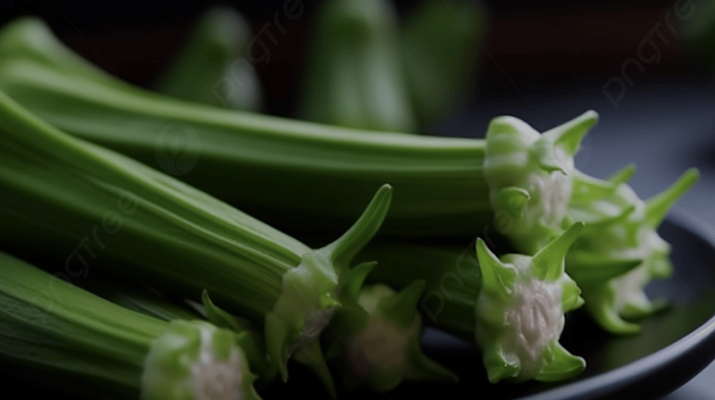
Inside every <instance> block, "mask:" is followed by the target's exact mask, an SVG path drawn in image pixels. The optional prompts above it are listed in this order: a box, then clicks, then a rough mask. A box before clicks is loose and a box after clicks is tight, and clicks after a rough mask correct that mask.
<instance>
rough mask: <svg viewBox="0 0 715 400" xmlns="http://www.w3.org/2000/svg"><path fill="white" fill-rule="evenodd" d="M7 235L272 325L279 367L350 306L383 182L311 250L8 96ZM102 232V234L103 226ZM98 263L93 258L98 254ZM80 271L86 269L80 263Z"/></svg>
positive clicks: (0, 137)
mask: <svg viewBox="0 0 715 400" xmlns="http://www.w3.org/2000/svg"><path fill="white" fill-rule="evenodd" d="M0 188H2V189H1V191H2V193H3V196H2V198H0V207H1V209H2V213H0V228H1V231H2V233H0V238H2V239H4V240H6V241H7V242H8V243H9V244H12V245H15V246H18V247H23V248H37V247H38V246H40V247H41V248H42V252H43V253H44V254H46V255H48V256H54V257H60V258H62V259H65V266H66V272H67V274H69V275H71V276H74V277H79V276H81V275H82V274H79V275H77V272H76V271H77V268H78V267H80V265H81V264H84V269H80V271H83V272H84V274H86V273H87V272H88V271H87V270H86V268H88V267H89V265H87V259H92V258H94V259H97V258H101V262H99V263H97V266H98V267H101V268H107V269H109V270H112V271H114V272H117V273H119V274H123V275H128V276H131V277H133V278H136V279H142V280H144V281H146V282H147V283H150V284H153V285H156V286H159V287H165V288H168V289H170V290H173V291H175V292H177V293H181V294H182V295H184V296H186V297H188V298H194V299H196V298H198V297H199V296H200V295H201V292H202V291H204V290H207V291H208V292H209V293H210V294H211V296H212V297H214V298H215V299H216V301H217V304H219V305H221V307H224V308H226V309H227V311H229V312H232V313H236V314H239V315H242V316H245V317H246V318H249V319H251V320H252V321H253V322H254V323H256V324H257V325H258V326H260V327H263V329H264V330H265V336H266V346H267V349H268V353H269V355H270V356H271V358H272V360H273V361H274V362H275V363H277V364H278V365H279V367H280V368H281V372H282V375H283V377H284V379H285V378H287V371H286V369H285V363H286V361H287V359H288V358H289V357H290V355H291V354H292V353H294V352H296V351H298V350H300V351H301V352H305V351H308V350H306V348H308V349H310V350H309V351H310V352H311V355H312V356H313V359H316V360H322V353H321V350H320V347H319V346H318V345H317V343H318V337H319V335H320V333H321V332H322V330H323V328H324V327H325V326H326V325H327V324H328V322H329V321H330V317H331V315H332V314H333V312H334V311H335V310H336V309H337V308H339V307H340V303H339V301H338V300H337V299H338V295H339V291H340V288H341V286H342V285H343V284H344V278H345V275H346V273H347V270H348V268H349V266H350V262H351V260H352V258H353V257H354V256H355V254H356V253H357V252H358V251H359V249H360V248H362V247H363V246H364V245H365V244H366V243H367V242H368V241H369V240H370V238H371V237H372V236H373V235H374V234H375V233H376V232H377V230H378V229H379V227H380V224H381V222H382V220H383V218H384V217H385V214H386V213H387V209H388V207H389V203H390V197H391V187H390V186H389V185H384V186H383V187H382V188H381V189H380V190H379V191H378V192H377V194H376V196H375V198H374V199H373V201H372V202H371V203H370V205H369V206H368V208H367V209H366V211H365V213H364V215H363V216H362V217H361V218H360V219H359V220H358V222H357V223H356V224H354V225H353V227H352V228H350V229H349V230H348V231H347V232H346V233H345V234H344V235H343V236H342V237H341V238H339V239H338V240H336V241H335V242H333V243H331V244H330V245H328V246H325V247H323V248H321V249H317V250H313V249H311V248H309V247H307V246H306V245H304V244H303V243H301V242H299V241H297V240H296V239H294V238H292V237H290V236H288V235H286V234H283V233H281V232H280V231H278V230H276V229H274V228H271V227H270V226H268V225H266V224H264V223H262V222H260V221H258V220H256V219H254V218H252V217H250V216H249V215H247V214H244V213H242V212H241V211H239V210H236V209H234V208H232V207H231V206H229V205H227V204H225V203H223V202H221V201H219V200H217V199H215V198H213V197H211V196H209V195H207V194H205V193H203V192H201V191H199V190H196V189H194V188H193V187H191V186H188V185H186V184H183V183H181V182H179V181H177V180H175V179H173V178H171V177H170V176H168V175H165V174H162V173H160V172H158V171H155V170H153V169H151V168H149V167H147V166H145V165H143V164H140V163H138V162H136V161H134V160H132V159H129V158H127V157H125V156H123V155H120V154H118V153H115V152H113V151H110V150H107V149H105V148H102V147H99V146H96V145H94V144H91V143H88V142H85V141H83V140H81V139H78V138H75V137H72V136H69V135H67V134H65V133H63V132H61V131H59V130H57V129H56V128H54V127H52V126H51V125H48V124H46V123H45V122H44V121H42V120H40V119H39V118H37V117H36V116H34V115H33V114H31V113H29V112H28V111H27V110H25V109H23V108H22V107H21V106H19V105H18V104H17V103H15V102H14V101H13V100H12V99H10V98H8V97H7V96H5V95H4V94H1V93H0ZM100 228H101V230H100ZM90 257H92V258H90ZM80 268H82V267H80Z"/></svg>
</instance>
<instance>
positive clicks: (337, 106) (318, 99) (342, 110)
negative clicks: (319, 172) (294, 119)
mask: <svg viewBox="0 0 715 400" xmlns="http://www.w3.org/2000/svg"><path fill="white" fill-rule="evenodd" d="M398 22H399V21H398V16H397V12H396V10H395V9H394V8H393V5H392V2H391V1H390V0H333V1H326V2H324V3H322V4H321V5H320V9H319V10H318V14H317V16H316V19H315V22H314V26H313V32H312V36H311V40H310V44H311V48H310V52H309V54H308V57H307V62H306V72H305V81H304V84H303V88H302V92H303V97H302V100H301V102H300V106H301V107H302V109H301V111H300V116H301V117H302V118H303V119H306V120H309V121H315V122H320V123H325V124H331V125H340V126H346V127H352V128H361V129H370V130H378V131H394V132H413V131H415V130H416V128H417V127H416V121H415V115H414V113H413V111H412V105H411V104H410V99H409V95H408V92H407V90H408V89H407V88H406V87H405V77H404V75H403V70H402V65H401V62H402V60H401V58H400V43H399V30H398Z"/></svg>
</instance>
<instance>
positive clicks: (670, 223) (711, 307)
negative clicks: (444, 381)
mask: <svg viewBox="0 0 715 400" xmlns="http://www.w3.org/2000/svg"><path fill="white" fill-rule="evenodd" d="M660 233H661V235H662V237H663V238H664V239H665V240H666V241H668V242H669V243H670V244H671V245H672V249H673V251H672V260H673V264H674V265H675V274H674V276H673V277H672V278H670V279H669V280H666V281H661V282H656V283H653V284H651V286H649V288H648V293H649V295H650V296H651V297H652V298H656V297H666V298H668V299H669V301H670V304H671V307H670V308H669V309H668V310H667V311H665V312H662V313H661V314H659V315H657V316H654V317H651V318H649V319H647V320H645V321H643V322H642V327H643V331H642V333H640V334H639V335H635V336H627V337H623V336H614V335H610V334H608V333H605V332H604V331H602V330H601V329H599V328H598V327H597V326H595V325H594V324H593V323H592V322H591V321H590V320H589V319H588V317H587V316H586V315H585V314H584V313H583V312H580V311H577V312H574V313H572V315H569V316H568V318H567V321H566V328H565V331H564V333H563V336H562V343H563V344H564V346H565V347H566V348H567V349H569V350H570V351H571V352H572V353H574V354H577V355H580V356H583V357H584V358H585V359H586V361H587V364H588V367H587V369H586V371H585V373H583V374H582V375H581V376H579V377H578V378H576V379H573V380H571V381H568V382H560V383H559V384H540V383H526V384H520V385H512V384H506V383H504V384H497V385H491V384H489V382H488V381H487V380H486V378H485V372H484V369H483V368H482V367H481V358H480V355H479V353H478V352H477V350H476V349H475V347H474V346H473V345H470V344H469V343H466V342H463V341H460V340H458V339H454V338H452V337H450V336H447V335H444V334H441V333H440V332H437V331H434V330H429V331H428V332H427V333H426V334H425V338H424V342H425V351H426V352H427V353H428V354H429V355H430V356H432V357H433V358H435V359H436V360H437V361H439V362H441V363H442V364H444V365H445V366H447V367H449V368H450V369H452V370H453V371H455V372H456V373H457V374H459V376H460V380H461V382H460V383H459V384H458V385H453V386H445V385H436V384H428V383H410V384H405V385H402V386H401V387H400V388H398V389H396V390H394V391H392V392H389V393H385V394H382V395H377V396H376V395H375V394H373V393H370V392H367V391H362V390H358V391H352V392H347V393H343V392H341V393H339V394H338V397H339V398H340V399H358V398H360V399H362V398H384V399H400V398H404V399H415V398H429V399H439V398H445V399H446V398H449V399H460V398H463V399H475V398H479V399H520V400H546V399H549V400H566V399H579V400H588V399H621V398H623V399H625V398H629V399H632V398H638V399H655V398H658V397H661V396H664V395H666V394H668V393H670V392H671V391H673V390H675V389H676V388H678V387H679V386H681V385H682V384H684V383H685V382H687V381H688V380H690V379H691V378H692V377H694V376H695V375H696V374H697V373H698V372H700V371H701V370H703V369H704V368H705V367H706V366H707V365H708V364H710V362H711V361H712V360H713V359H715V318H714V317H713V315H715V235H714V234H713V233H711V232H710V231H709V230H708V229H707V228H704V227H701V226H700V225H699V224H698V222H696V221H692V220H689V219H688V218H686V217H685V216H684V215H683V214H682V213H678V212H676V213H674V215H671V216H670V217H669V218H668V219H667V220H666V221H665V223H664V224H663V226H662V227H661V229H660ZM291 371H292V373H291V379H290V380H289V382H288V384H286V385H272V386H271V387H270V388H267V389H265V390H261V393H262V395H263V397H264V399H266V400H270V399H281V398H287V397H288V396H296V395H300V394H301V393H303V394H311V398H316V399H317V398H322V397H325V398H327V397H326V396H324V395H323V391H322V389H321V387H320V384H319V382H317V380H316V379H315V378H314V377H313V376H312V375H311V374H310V373H308V372H307V371H304V370H301V368H300V366H298V365H293V366H292V369H291ZM13 379H14V378H13ZM3 381H4V382H3ZM10 382H11V380H10V379H8V375H5V376H4V378H3V377H2V375H0V383H2V386H3V391H4V392H5V393H11V389H12V387H13V386H17V385H18V384H19V385H21V386H22V390H21V391H20V393H22V394H23V395H22V398H35V397H37V396H43V395H49V393H48V392H47V391H43V392H42V393H40V392H39V390H41V389H28V386H29V388H33V387H36V383H34V384H33V385H28V383H26V382H22V383H20V382H15V383H12V384H11V383H10ZM80 385H81V383H80ZM51 395H52V396H53V398H58V397H60V398H63V396H62V395H58V394H57V393H54V394H51ZM3 398H4V397H3ZM9 398H12V396H10V397H9ZM18 398H19V397H18ZM38 398H39V397H38ZM68 398H76V397H68Z"/></svg>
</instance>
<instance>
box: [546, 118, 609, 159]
mask: <svg viewBox="0 0 715 400" xmlns="http://www.w3.org/2000/svg"><path fill="white" fill-rule="evenodd" d="M597 122H598V113H597V112H596V111H594V110H588V111H586V112H585V113H583V114H581V115H579V116H578V117H576V118H574V119H572V120H570V121H568V122H566V123H564V124H561V125H559V126H557V127H555V128H552V129H550V130H548V131H546V132H544V133H543V134H542V136H545V137H548V138H551V140H553V143H554V144H556V145H558V146H560V147H561V148H563V149H564V151H566V153H567V154H568V155H570V156H573V155H574V154H576V152H577V151H578V149H579V147H580V146H581V142H582V141H583V138H584V137H585V136H586V134H587V133H588V131H589V130H591V128H593V126H594V125H596V123H597Z"/></svg>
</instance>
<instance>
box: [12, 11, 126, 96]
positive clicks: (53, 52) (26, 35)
mask: <svg viewBox="0 0 715 400" xmlns="http://www.w3.org/2000/svg"><path fill="white" fill-rule="evenodd" d="M13 58H21V59H28V60H32V61H33V62H36V63H40V64H42V65H46V66H48V67H52V68H54V69H57V70H58V71H62V72H63V73H66V74H69V75H72V76H76V77H81V78H83V79H89V80H92V81H94V82H98V83H101V84H104V85H108V86H112V87H114V88H117V89H120V90H121V89H124V88H129V87H131V86H130V85H129V84H127V83H125V82H123V81H121V80H118V79H116V78H114V77H113V76H111V75H110V74H108V73H106V72H105V71H103V70H102V69H100V68H98V67H96V66H94V65H93V64H91V63H88V62H87V61H86V60H84V59H83V58H82V57H80V56H79V55H77V54H75V53H74V52H72V50H70V49H69V48H68V47H66V46H65V45H64V44H63V43H62V42H60V41H59V39H57V38H56V37H55V36H54V34H53V33H52V30H50V27H49V26H47V24H45V23H44V22H43V21H42V20H40V19H38V18H35V17H22V18H18V19H16V20H14V21H12V22H10V23H8V24H6V25H5V26H3V28H2V35H0V60H10V59H13Z"/></svg>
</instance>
